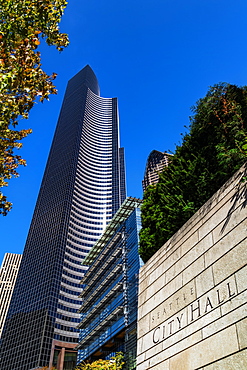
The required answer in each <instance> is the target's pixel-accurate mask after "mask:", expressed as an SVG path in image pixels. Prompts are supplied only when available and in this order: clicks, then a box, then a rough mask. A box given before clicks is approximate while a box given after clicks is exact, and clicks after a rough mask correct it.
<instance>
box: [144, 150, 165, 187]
mask: <svg viewBox="0 0 247 370" xmlns="http://www.w3.org/2000/svg"><path fill="white" fill-rule="evenodd" d="M169 156H171V154H168V153H162V152H159V151H158V150H152V151H151V153H150V154H149V156H148V159H147V163H146V168H145V173H144V178H143V180H142V188H143V191H145V190H146V187H147V186H149V185H154V184H157V182H158V181H159V174H160V172H161V171H162V170H163V168H164V167H165V166H168V162H169Z"/></svg>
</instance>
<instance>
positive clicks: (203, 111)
mask: <svg viewBox="0 0 247 370" xmlns="http://www.w3.org/2000/svg"><path fill="white" fill-rule="evenodd" d="M193 112H194V116H193V117H191V125H190V132H189V133H188V134H186V135H185V136H184V137H183V142H182V145H181V146H177V148H176V151H175V153H174V156H172V157H171V158H170V163H169V166H168V167H167V168H165V169H164V171H163V172H162V173H161V174H160V178H159V182H158V184H157V185H156V186H150V187H148V188H147V190H146V192H145V193H144V202H143V206H142V226H143V228H142V230H141V233H140V250H139V252H140V255H141V257H142V259H143V260H144V261H147V260H148V259H149V258H150V257H151V256H152V255H153V254H154V253H155V252H156V251H157V250H158V249H159V248H160V247H161V246H162V245H163V244H164V243H165V242H166V241H167V240H169V239H170V237H171V236H172V235H173V234H174V233H175V232H176V231H178V230H179V228H180V227H181V226H182V225H183V224H184V223H185V222H186V221H187V220H188V219H189V218H190V217H191V216H192V215H193V214H194V213H195V212H196V211H197V210H198V209H199V208H200V207H201V206H202V205H203V204H204V203H205V202H206V201H207V200H208V199H209V198H210V197H211V196H212V195H213V194H214V193H215V192H216V191H217V190H218V189H219V188H220V187H221V186H222V185H223V184H224V182H225V181H226V180H227V179H228V178H229V177H230V176H232V175H233V174H234V172H235V171H236V170H237V169H238V168H239V167H240V166H241V165H242V164H243V163H244V162H245V161H246V155H247V145H246V144H247V87H246V86H245V87H242V88H240V87H237V86H235V85H230V84H225V83H221V84H218V85H215V86H213V87H211V88H210V89H209V91H208V93H207V95H206V96H205V98H203V99H200V100H199V101H198V102H197V104H196V105H195V107H193Z"/></svg>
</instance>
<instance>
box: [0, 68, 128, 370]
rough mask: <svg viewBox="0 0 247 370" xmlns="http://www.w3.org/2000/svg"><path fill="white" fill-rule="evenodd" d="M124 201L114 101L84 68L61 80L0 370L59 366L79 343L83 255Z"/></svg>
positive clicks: (9, 317) (116, 112)
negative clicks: (54, 124)
mask: <svg viewBox="0 0 247 370" xmlns="http://www.w3.org/2000/svg"><path fill="white" fill-rule="evenodd" d="M124 198H125V170H124V159H123V150H122V149H121V150H120V148H119V127H118V108H117V99H116V98H102V97H100V96H99V86H98V82H97V79H96V76H95V74H94V72H93V71H92V69H91V68H90V67H89V66H86V67H85V68H83V69H82V70H81V71H80V72H79V73H78V74H77V75H75V76H74V77H73V78H72V79H71V80H70V81H69V83H68V86H67V90H66V93H65V97H64V101H63V105H62V108H61V112H60V116H59V120H58V124H57V128H56V132H55V135H54V139H53V143H52V147H51V150H50V154H49V158H48V161H47V166H46V170H45V173H44V177H43V181H42V184H41V188H40V193H39V197H38V200H37V204H36V208H35V211H34V215H33V219H32V223H31V226H30V230H29V234H28V238H27V242H26V246H25V250H24V254H23V262H22V267H21V269H20V273H19V276H18V280H17V283H16V289H15V290H14V293H13V299H12V302H11V306H10V310H9V313H8V320H7V324H6V326H5V330H4V334H3V343H2V350H1V353H2V360H1V364H2V365H0V368H1V369H4V370H8V369H9V370H13V369H16V370H18V369H20V370H29V369H32V368H35V367H38V366H41V367H42V366H46V365H49V363H50V365H51V364H52V362H53V363H54V364H55V365H56V367H57V369H58V370H60V369H66V370H67V369H70V368H72V367H73V365H74V363H73V361H71V363H70V362H69V361H67V363H68V364H67V365H66V367H64V366H63V365H62V362H63V358H64V351H65V350H66V351H70V353H71V356H70V355H68V356H67V358H70V357H71V358H72V357H73V356H72V354H73V348H74V347H75V346H76V344H77V342H78V329H76V326H77V325H78V322H79V314H78V313H77V310H78V308H79V307H80V306H81V299H80V298H78V295H79V294H80V292H81V286H80V284H79V282H80V280H81V278H82V276H83V274H84V273H85V271H86V268H84V267H82V266H81V263H82V261H83V259H84V258H85V256H86V255H87V254H88V252H89V251H90V249H91V248H92V246H93V245H94V243H95V242H96V241H97V240H98V238H99V237H100V235H101V234H102V232H103V230H104V229H105V227H106V225H107V224H108V223H109V221H110V220H111V218H112V216H113V215H114V213H115V212H116V211H117V209H118V208H119V206H120V204H121V202H122V200H123V199H124Z"/></svg>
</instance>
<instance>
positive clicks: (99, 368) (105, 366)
mask: <svg viewBox="0 0 247 370" xmlns="http://www.w3.org/2000/svg"><path fill="white" fill-rule="evenodd" d="M123 357H124V356H123V354H122V352H117V353H116V356H114V357H112V358H111V360H97V361H94V362H92V363H91V364H86V363H84V362H82V363H80V364H79V365H78V366H76V368H75V370H121V369H122V368H123V365H124V362H123Z"/></svg>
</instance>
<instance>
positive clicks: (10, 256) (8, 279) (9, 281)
mask: <svg viewBox="0 0 247 370" xmlns="http://www.w3.org/2000/svg"><path fill="white" fill-rule="evenodd" d="M21 257H22V255H21V254H16V253H5V255H4V258H3V262H2V265H1V268H0V338H1V335H2V331H3V326H4V322H5V319H6V316H7V312H8V308H9V304H10V300H11V297H12V294H13V290H14V286H15V282H16V278H17V273H18V270H19V267H20V263H21Z"/></svg>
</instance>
